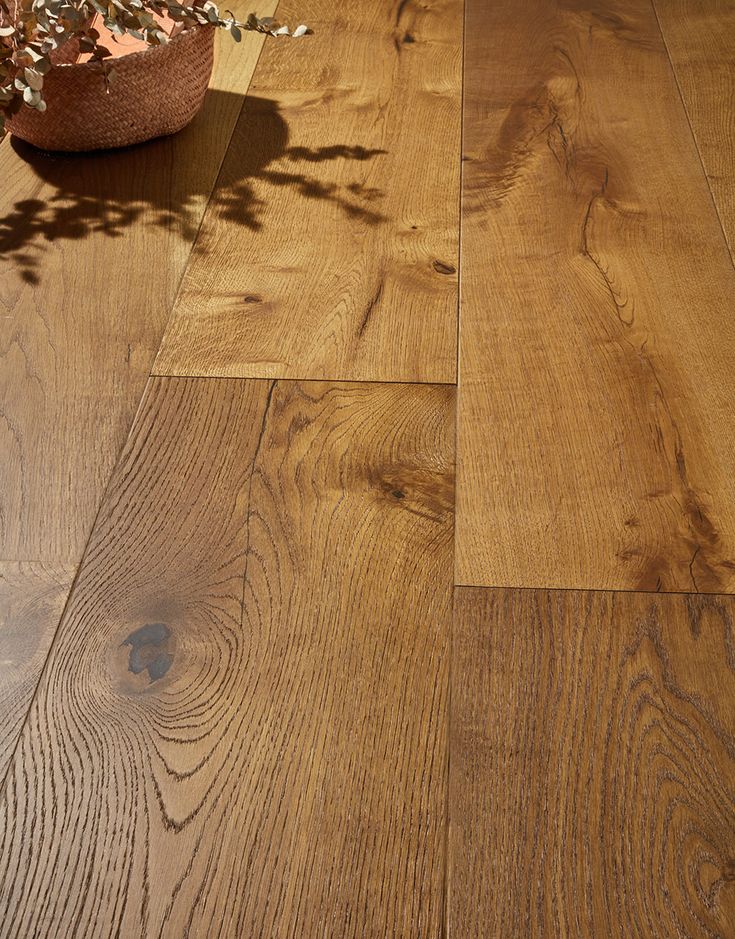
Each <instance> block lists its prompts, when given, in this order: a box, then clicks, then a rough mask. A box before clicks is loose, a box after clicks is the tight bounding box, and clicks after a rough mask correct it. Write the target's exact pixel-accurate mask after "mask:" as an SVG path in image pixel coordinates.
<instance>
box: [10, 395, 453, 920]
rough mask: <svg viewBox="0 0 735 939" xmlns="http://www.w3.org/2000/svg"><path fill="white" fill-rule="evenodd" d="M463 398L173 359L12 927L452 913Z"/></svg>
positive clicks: (17, 790) (152, 402)
mask: <svg viewBox="0 0 735 939" xmlns="http://www.w3.org/2000/svg"><path fill="white" fill-rule="evenodd" d="M452 402H453V389H451V388H447V387H441V386H438V387H432V386H420V387H412V386H387V385H342V386H333V385H328V384H295V383H291V382H284V383H281V382H278V383H276V384H275V387H273V386H272V385H271V384H270V383H268V382H258V381H250V382H248V381H226V380H225V381H223V380H201V379H200V380H195V379H153V380H152V381H151V384H150V385H149V389H148V392H147V394H146V397H145V398H144V401H143V403H142V406H141V409H140V411H139V414H138V418H137V420H136V423H135V425H134V428H133V432H132V434H131V437H130V440H129V442H128V445H127V447H126V450H125V452H124V454H123V456H122V458H121V462H120V465H119V467H118V469H117V471H116V473H115V477H114V479H113V482H112V484H111V487H110V490H109V493H108V495H107V498H106V500H105V503H104V505H103V508H102V510H101V513H100V517H99V519H98V523H97V525H96V526H95V530H94V532H93V534H92V537H91V540H90V546H89V549H88V551H87V553H86V555H85V560H84V562H83V564H82V568H81V570H80V574H79V577H78V580H77V584H76V587H75V589H74V592H73V594H72V597H71V599H70V601H69V606H68V608H67V612H66V615H65V617H64V620H63V622H62V624H61V627H60V630H59V635H58V637H57V641H56V642H55V644H54V646H53V647H52V650H51V654H50V659H49V664H48V667H47V669H46V670H45V672H44V676H43V678H42V682H41V685H40V688H39V691H38V694H37V696H36V699H35V702H34V705H33V707H32V708H31V711H30V714H29V719H28V721H27V723H26V726H25V728H24V733H23V735H22V738H21V740H20V744H19V747H18V750H17V753H16V757H15V760H14V762H13V765H12V767H11V771H10V773H9V776H8V783H7V786H6V792H5V801H4V803H3V805H2V825H1V829H2V833H1V835H0V847H1V849H2V852H1V853H2V860H1V861H0V872H1V873H0V898H1V901H0V923H1V924H2V926H0V934H1V935H3V936H18V935H36V934H46V935H48V934H53V935H64V936H67V935H91V934H95V935H97V934H98V935H123V936H128V935H130V936H133V935H134V936H141V935H144V936H175V937H180V936H182V935H191V936H214V935H217V936H223V937H224V936H232V937H244V936H247V937H250V936H253V937H256V936H269V937H276V936H284V937H285V936H292V937H297V936H298V937H301V936H325V935H334V936H339V937H349V936H355V937H358V936H359V937H364V936H419V935H421V936H427V937H429V936H432V937H433V936H437V935H439V932H440V926H441V917H442V911H443V889H444V870H445V850H444V843H445V814H446V783H447V739H446V729H447V728H446V718H447V710H446V709H447V691H448V688H447V683H448V673H447V669H448V634H449V633H448V626H449V622H448V620H449V616H450V599H451V555H452V497H453V472H452V471H453V454H452V448H453V418H452V410H453V408H452ZM253 467H254V469H253ZM141 630H143V631H142V632H141ZM136 670H137V672H138V674H134V673H133V672H134V671H136ZM29 832H32V833H33V836H32V837H29V836H28V833H29Z"/></svg>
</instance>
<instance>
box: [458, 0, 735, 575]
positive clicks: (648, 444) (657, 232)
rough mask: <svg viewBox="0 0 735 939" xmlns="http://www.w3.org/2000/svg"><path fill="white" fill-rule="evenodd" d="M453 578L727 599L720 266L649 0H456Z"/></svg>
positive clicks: (731, 387) (728, 478) (723, 266)
mask: <svg viewBox="0 0 735 939" xmlns="http://www.w3.org/2000/svg"><path fill="white" fill-rule="evenodd" d="M466 37H467V40H466V55H465V122H464V164H463V165H464V171H463V172H464V176H463V213H462V218H463V229H462V304H461V316H460V346H461V349H460V363H461V367H460V372H461V374H460V394H459V438H458V441H459V442H458V476H457V478H458V493H457V562H456V581H457V582H458V583H460V584H468V585H483V586H497V587H507V586H510V587H513V586H521V587H524V586H525V587H566V588H594V589H618V590H652V591H656V590H664V591H678V590H683V591H692V592H696V591H702V592H731V591H733V590H735V420H733V409H732V401H733V395H734V394H735V320H734V319H733V316H732V301H733V297H734V296H735V270H733V267H732V264H731V262H730V257H729V254H728V250H727V245H726V243H725V241H724V238H723V234H722V230H721V228H720V225H719V222H718V219H717V215H716V213H715V210H714V207H713V205H712V199H711V196H710V193H709V190H708V186H707V181H706V179H705V176H704V173H703V171H702V167H701V164H700V161H699V156H698V154H697V150H696V147H695V143H694V140H693V138H692V135H691V132H690V130H689V126H688V122H687V118H686V114H685V112H684V109H683V106H682V103H681V100H680V97H679V94H678V90H677V87H676V83H675V81H674V76H673V73H672V71H671V68H670V64H669V62H668V57H667V54H666V50H665V48H664V45H663V40H662V37H661V33H660V30H659V27H658V23H657V21H656V17H655V14H654V11H653V8H652V7H651V4H650V3H649V2H648V0H645V2H644V0H614V2H610V3H608V2H606V3H601V2H595V0H558V2H555V0H529V2H528V3H524V4H520V5H519V4H517V3H515V2H513V0H492V2H491V0H468V3H467V31H466Z"/></svg>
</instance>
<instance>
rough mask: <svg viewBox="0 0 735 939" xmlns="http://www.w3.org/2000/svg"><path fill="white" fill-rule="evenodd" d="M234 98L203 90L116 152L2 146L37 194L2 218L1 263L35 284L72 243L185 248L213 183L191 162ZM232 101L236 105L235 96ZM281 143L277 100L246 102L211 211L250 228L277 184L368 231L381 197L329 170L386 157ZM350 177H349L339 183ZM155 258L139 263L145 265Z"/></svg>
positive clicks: (360, 179)
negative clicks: (174, 124)
mask: <svg viewBox="0 0 735 939" xmlns="http://www.w3.org/2000/svg"><path fill="white" fill-rule="evenodd" d="M232 97H233V95H232V93H230V92H224V91H218V90H215V89H210V91H209V92H208V93H207V98H206V101H205V105H204V108H203V109H202V112H201V113H200V114H199V115H198V116H197V118H195V120H194V121H193V122H192V124H190V125H189V127H187V128H185V129H184V130H183V131H181V132H180V133H178V134H175V135H173V136H171V137H162V138H159V139H157V140H153V141H150V142H148V143H145V144H139V145H137V146H134V147H127V148H125V149H120V150H108V151H102V152H97V153H88V154H64V153H47V152H45V151H42V150H37V149H36V148H35V147H32V146H30V145H29V144H26V143H24V142H23V141H20V140H17V139H16V138H12V139H11V141H10V143H9V144H8V143H7V142H6V143H5V144H4V146H8V145H10V146H12V148H13V149H14V151H15V152H16V154H17V155H18V156H19V157H20V158H21V159H22V160H23V161H24V162H25V163H27V164H28V165H29V166H30V167H31V168H32V169H33V172H34V174H35V175H36V177H37V178H38V180H39V185H38V186H36V187H34V188H36V189H37V190H41V192H42V194H43V197H42V198H41V197H39V196H38V195H37V194H36V195H32V194H29V196H28V197H27V198H24V199H20V200H18V201H16V202H15V203H14V204H13V205H12V206H11V207H9V209H8V210H7V211H6V213H5V214H4V215H2V216H0V260H3V261H5V262H11V263H13V264H14V265H16V266H17V268H18V271H19V273H20V276H21V277H22V278H23V280H25V281H26V282H28V283H31V284H35V283H38V281H39V270H40V268H41V265H42V263H43V257H44V252H45V251H46V250H48V247H49V245H50V244H52V243H54V242H59V241H62V240H67V241H79V240H82V239H84V238H86V237H88V236H89V235H90V234H93V233H99V232H102V233H104V234H105V235H107V236H109V237H111V238H122V237H123V236H124V234H125V231H126V229H129V228H130V227H131V226H132V225H151V226H157V227H159V228H162V229H171V230H173V231H175V232H176V233H178V234H179V235H180V236H181V238H182V239H183V240H185V241H188V242H193V240H194V239H195V238H196V235H197V230H198V226H199V222H200V220H201V214H202V211H203V204H204V202H205V201H206V200H207V197H208V195H209V192H210V190H211V189H212V182H213V180H212V169H211V164H207V161H202V165H201V166H197V165H196V158H197V155H199V159H200V160H201V147H202V137H203V135H206V133H208V128H210V127H211V121H212V120H214V119H216V116H217V114H218V113H220V114H221V113H222V112H223V110H224V109H223V105H225V104H227V105H229V106H231V105H232V102H231V101H226V100H225V99H231V98H232ZM234 97H237V98H239V99H240V101H243V99H242V96H240V95H237V96H234ZM236 104H237V102H236ZM197 135H198V136H197ZM289 138H290V135H289V129H288V124H287V123H286V121H285V119H284V117H283V115H282V114H281V112H280V110H279V107H278V103H277V102H276V101H273V100H271V99H268V98H260V97H255V96H253V97H250V96H249V97H247V98H246V99H244V104H243V107H242V112H241V114H240V118H239V120H238V122H237V125H236V127H235V131H234V133H233V135H232V140H231V142H230V147H229V151H228V155H227V156H226V157H225V160H224V163H223V165H222V168H221V170H220V172H219V178H218V179H217V182H216V184H215V188H214V190H213V191H212V195H211V198H210V199H209V211H210V212H211V213H214V214H215V215H219V216H221V217H222V218H225V219H227V220H228V221H229V222H231V223H234V224H237V225H242V226H244V227H245V228H248V229H250V230H251V231H258V230H260V228H261V227H262V224H263V218H264V217H265V215H266V213H267V212H268V211H269V209H271V208H272V200H270V201H269V200H268V199H266V198H264V193H266V192H268V190H269V187H277V188H283V189H284V190H289V189H291V190H295V191H296V192H297V193H298V194H299V195H300V196H302V197H303V198H304V199H314V200H321V201H328V202H331V203H333V204H334V205H335V206H336V207H337V208H338V209H339V211H340V212H343V213H345V214H346V215H348V216H349V217H351V218H355V219H357V220H359V221H361V222H362V223H364V224H366V225H378V224H380V223H381V222H383V221H384V220H385V216H384V215H383V214H382V213H381V212H380V211H379V208H378V206H379V204H380V200H381V198H382V193H381V192H380V191H379V190H378V189H376V188H372V187H370V186H368V185H367V184H366V183H365V179H364V177H365V176H366V175H367V173H366V172H365V171H359V170H358V169H357V167H355V171H354V173H349V172H346V171H345V169H344V166H343V165H339V166H338V165H337V164H344V162H345V161H349V162H355V163H356V164H365V163H367V162H368V161H372V160H373V159H374V158H376V157H379V156H381V155H382V154H384V153H385V152H386V151H385V150H378V149H370V148H367V147H363V146H361V145H360V144H359V143H349V144H347V143H327V144H324V145H323V146H320V147H317V148H311V147H304V146H294V145H290V139H289ZM192 161H195V164H194V165H193V166H192ZM320 163H332V164H334V166H335V168H334V174H333V178H332V179H330V174H329V173H325V172H324V171H320V172H318V173H317V172H315V164H320ZM350 176H352V177H354V178H351V179H349V181H345V180H346V179H348V177H350ZM337 180H339V181H337ZM41 184H45V185H41ZM276 198H277V197H276ZM155 261H156V259H154V258H146V259H144V263H145V264H155Z"/></svg>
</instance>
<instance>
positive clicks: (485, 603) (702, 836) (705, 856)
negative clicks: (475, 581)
mask: <svg viewBox="0 0 735 939" xmlns="http://www.w3.org/2000/svg"><path fill="white" fill-rule="evenodd" d="M734 613H735V603H734V602H733V600H732V599H730V598H725V597H686V596H668V597H667V596H660V597H653V596H652V595H641V594H606V593H576V592H547V591H533V590H524V591H510V590H509V591H504V590H498V591H495V590H478V589H459V590H458V591H457V596H456V599H455V623H454V640H453V643H454V647H453V657H452V732H451V783H450V793H451V795H450V830H451V836H450V849H449V850H450V865H449V930H448V934H449V935H451V936H461V937H462V939H470V937H486V936H524V937H533V936H539V937H541V936H543V937H547V936H554V937H559V939H563V937H574V939H578V937H581V936H605V937H609V939H618V937H619V939H634V937H640V939H658V937H660V939H670V937H673V936H682V937H684V936H686V937H715V936H718V937H723V939H724V937H729V936H732V935H733V923H735V855H734V853H733V844H734V843H735V712H734V711H733V708H732V700H733V696H735V658H734V657H733V647H734V646H733V641H734V638H735V636H734V633H733V614H734Z"/></svg>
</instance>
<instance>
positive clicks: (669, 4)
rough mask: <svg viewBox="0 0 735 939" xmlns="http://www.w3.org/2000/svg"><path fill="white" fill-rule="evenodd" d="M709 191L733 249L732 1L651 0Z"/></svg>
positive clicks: (734, 82) (734, 69) (734, 92)
mask: <svg viewBox="0 0 735 939" xmlns="http://www.w3.org/2000/svg"><path fill="white" fill-rule="evenodd" d="M654 7H655V9H656V13H657V15H658V19H659V24H660V26H661V29H662V32H663V35H664V41H665V43H666V48H667V50H668V53H669V57H670V59H671V62H672V64H673V67H674V72H675V73H676V79H677V82H678V84H679V89H680V91H681V94H682V97H683V100H684V106H685V107H686V110H687V114H688V116H689V121H690V123H691V125H692V130H693V131H694V136H695V138H696V141H697V147H698V149H699V153H700V156H701V157H702V162H703V163H704V168H705V171H706V173H707V179H708V180H709V184H710V188H711V190H712V195H713V197H714V200H715V204H716V206H717V211H718V214H719V216H720V221H721V223H722V227H723V229H724V231H725V237H726V238H727V242H728V245H729V247H730V255H731V256H733V255H734V254H735V2H733V0H654Z"/></svg>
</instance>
